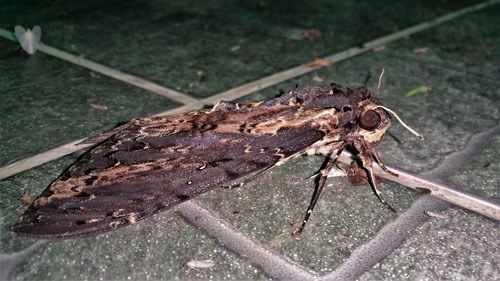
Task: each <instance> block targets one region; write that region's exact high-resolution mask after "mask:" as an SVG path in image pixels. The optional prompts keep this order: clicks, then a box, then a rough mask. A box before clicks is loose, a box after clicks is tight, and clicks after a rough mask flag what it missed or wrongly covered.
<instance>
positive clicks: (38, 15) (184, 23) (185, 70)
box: [0, 0, 477, 97]
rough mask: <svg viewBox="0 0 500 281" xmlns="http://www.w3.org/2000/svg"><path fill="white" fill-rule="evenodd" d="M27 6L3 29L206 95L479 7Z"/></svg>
mask: <svg viewBox="0 0 500 281" xmlns="http://www.w3.org/2000/svg"><path fill="white" fill-rule="evenodd" d="M29 3H30V4H29V5H26V4H25V5H19V6H16V5H13V6H8V7H5V9H4V13H5V14H6V15H8V16H6V17H2V19H0V26H1V27H3V28H7V29H10V28H13V27H14V25H16V24H21V25H25V26H32V25H34V24H39V25H40V26H41V27H42V30H43V38H42V40H43V41H44V42H45V43H47V44H50V45H53V46H55V47H58V48H62V49H64V50H66V51H70V52H73V53H75V54H85V55H86V57H87V58H90V59H92V60H96V61H98V62H101V63H104V64H106V65H110V66H113V67H115V68H118V69H120V70H123V71H125V72H131V73H134V74H137V75H139V76H142V77H148V79H150V80H153V81H155V82H157V83H160V84H163V85H165V86H167V87H171V88H176V89H178V90H181V91H183V92H187V93H189V94H192V95H195V96H197V97H207V96H210V95H213V94H215V93H218V92H221V91H225V90H227V89H229V88H231V87H233V86H237V85H241V84H244V83H246V82H250V81H253V80H256V79H258V78H262V77H264V76H266V75H270V74H273V73H275V72H277V71H280V70H284V69H287V68H290V67H293V66H297V65H300V64H303V63H306V62H308V61H311V60H313V59H314V58H315V57H321V56H325V55H329V54H332V53H336V52H339V51H342V50H344V49H346V48H348V47H352V46H355V45H358V44H362V43H363V42H366V41H369V40H372V39H375V38H377V37H380V36H383V35H387V34H389V33H392V32H395V31H398V30H400V29H403V28H405V27H408V26H411V25H413V24H416V23H420V22H422V21H425V20H429V19H432V18H434V17H437V16H440V15H443V14H446V13H449V12H452V11H455V10H457V9H459V8H462V7H465V6H468V5H471V4H473V3H477V1H453V2H447V3H444V2H439V1H419V2H418V3H412V2H390V3H387V1H364V2H351V1H314V2H307V3H306V2H303V1H257V2H256V1H243V2H241V1H238V2H234V1H228V0H225V1H216V2H213V1H211V2H200V1H164V0H156V1H148V2H143V1H126V2H123V1H106V2H100V1H87V2H85V4H83V3H78V2H76V3H71V4H67V2H64V7H60V6H59V5H60V4H59V3H58V2H57V1H56V2H51V3H50V4H49V3H45V2H44V3H36V4H32V3H31V2H29ZM311 30H312V33H311V32H310V34H315V35H313V36H312V37H311V36H310V37H309V38H305V39H303V38H302V37H301V34H303V33H304V32H307V31H311ZM238 48H239V49H238ZM236 49H238V50H236ZM199 71H202V72H203V74H201V75H198V73H199Z"/></svg>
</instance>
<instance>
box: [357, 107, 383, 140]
mask: <svg viewBox="0 0 500 281" xmlns="http://www.w3.org/2000/svg"><path fill="white" fill-rule="evenodd" d="M375 106H376V105H372V106H368V107H365V108H363V109H362V110H361V111H360V114H359V119H358V121H357V124H358V127H359V131H358V133H359V135H361V136H362V137H363V139H364V140H365V143H369V144H370V146H372V147H375V146H377V145H378V144H379V143H380V141H381V140H382V137H383V136H384V134H385V132H386V131H387V130H388V129H389V128H390V127H391V117H390V116H389V114H387V112H385V111H384V110H383V109H381V108H375Z"/></svg>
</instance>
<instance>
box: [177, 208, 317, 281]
mask: <svg viewBox="0 0 500 281" xmlns="http://www.w3.org/2000/svg"><path fill="white" fill-rule="evenodd" d="M176 211H177V212H178V213H179V214H180V215H181V216H183V217H184V218H186V219H187V220H188V221H189V222H190V223H192V224H194V225H195V226H197V227H199V228H200V229H203V230H204V231H206V232H207V233H208V234H209V235H211V236H212V237H215V238H216V239H217V240H218V242H219V243H220V244H221V245H223V246H224V247H225V248H228V249H230V250H232V251H234V252H236V253H238V254H239V255H240V256H241V257H244V258H246V259H247V260H248V261H250V263H252V264H256V265H258V266H259V267H260V268H261V269H262V270H264V271H265V272H266V274H267V275H269V276H270V277H271V278H273V279H276V280H297V281H301V280H314V279H315V278H317V275H315V274H312V273H310V272H309V270H307V269H304V268H303V267H302V266H301V265H299V264H297V263H295V262H293V261H291V260H288V259H286V257H283V256H282V255H279V254H275V253H272V252H271V251H270V250H269V249H268V248H267V247H265V246H264V245H261V244H260V243H258V242H255V241H253V240H252V239H251V238H249V237H247V236H246V235H245V234H243V233H241V232H238V231H236V230H234V229H232V228H231V227H230V226H228V225H227V224H226V223H225V222H224V221H223V220H221V219H219V218H217V217H216V215H215V214H213V213H212V212H211V211H210V210H209V209H208V210H207V209H205V208H203V207H201V206H200V205H198V204H196V203H194V202H193V201H186V202H184V203H182V204H181V205H179V206H178V207H177V208H176Z"/></svg>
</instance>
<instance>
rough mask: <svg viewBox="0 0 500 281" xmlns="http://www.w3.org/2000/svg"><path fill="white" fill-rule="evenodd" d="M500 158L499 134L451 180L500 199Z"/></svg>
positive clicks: (457, 184)
mask: <svg viewBox="0 0 500 281" xmlns="http://www.w3.org/2000/svg"><path fill="white" fill-rule="evenodd" d="M499 159H500V137H498V136H497V137H494V138H493V139H492V140H491V141H490V143H489V144H488V145H487V146H486V147H485V148H484V149H483V150H481V153H479V154H478V155H477V156H476V157H474V158H472V159H471V160H470V162H468V163H467V165H466V166H465V167H464V169H463V170H462V171H461V172H459V173H457V174H456V175H453V176H451V177H450V178H449V181H450V182H451V183H453V184H455V185H456V186H458V187H460V188H463V189H464V190H468V191H472V192H474V193H476V194H481V195H483V196H487V197H489V198H495V199H497V200H500V177H499V176H498V175H500V161H499ZM499 250H500V249H499Z"/></svg>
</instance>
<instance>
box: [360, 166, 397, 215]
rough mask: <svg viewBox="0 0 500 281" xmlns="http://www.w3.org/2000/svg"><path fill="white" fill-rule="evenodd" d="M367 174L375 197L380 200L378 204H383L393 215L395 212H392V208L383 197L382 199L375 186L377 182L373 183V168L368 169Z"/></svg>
mask: <svg viewBox="0 0 500 281" xmlns="http://www.w3.org/2000/svg"><path fill="white" fill-rule="evenodd" d="M367 169H368V172H369V174H370V181H371V182H372V185H373V189H374V190H375V194H376V195H377V197H378V200H380V202H382V204H384V206H385V207H386V208H387V209H389V210H391V211H392V212H393V213H395V212H396V210H394V208H392V207H391V205H389V204H388V203H387V202H386V201H385V199H384V197H382V192H381V191H380V189H378V186H377V182H376V181H375V174H374V173H373V168H372V167H368V168H367Z"/></svg>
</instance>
